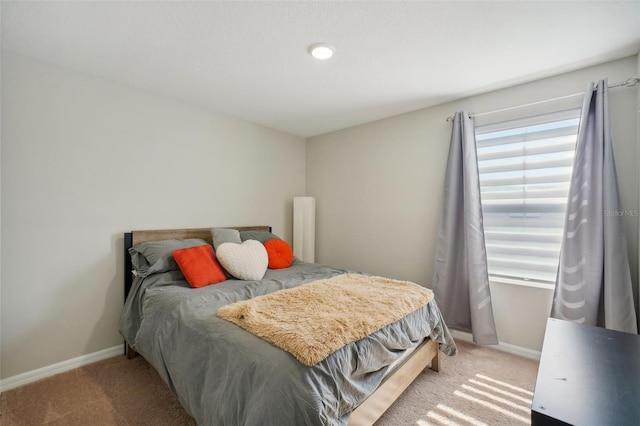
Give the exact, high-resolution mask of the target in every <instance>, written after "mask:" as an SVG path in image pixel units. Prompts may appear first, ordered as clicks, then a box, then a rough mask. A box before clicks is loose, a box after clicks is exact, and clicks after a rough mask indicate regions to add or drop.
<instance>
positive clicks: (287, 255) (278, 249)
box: [264, 239, 293, 269]
mask: <svg viewBox="0 0 640 426" xmlns="http://www.w3.org/2000/svg"><path fill="white" fill-rule="evenodd" d="M264 247H265V248H266V249H267V255H268V256H269V269H283V268H288V267H289V266H291V264H292V263H293V250H291V246H290V245H289V244H288V243H287V242H286V241H285V240H279V239H273V240H269V241H266V242H265V243H264Z"/></svg>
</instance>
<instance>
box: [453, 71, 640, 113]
mask: <svg viewBox="0 0 640 426" xmlns="http://www.w3.org/2000/svg"><path fill="white" fill-rule="evenodd" d="M638 83H640V78H638V77H631V78H628V79H626V80H625V81H623V82H622V83H617V84H611V85H609V86H607V88H609V89H612V88H614V87H622V86H625V87H634V86H637V85H638ZM584 93H585V92H579V93H573V94H571V95H565V96H560V97H557V98H551V99H545V100H542V101H538V102H531V103H529V104H524V105H516V106H512V107H508V108H502V109H496V110H494V111H487V112H480V113H478V114H474V113H471V114H469V116H470V117H480V116H482V115H489V114H495V113H497V112H503V111H511V110H512V109H519V108H525V107H528V106H533V105H539V104H545V103H547V102H554V101H560V100H562V99H569V98H575V97H576V96H582V95H584ZM451 120H453V116H452V115H451V116H449V117H447V121H451Z"/></svg>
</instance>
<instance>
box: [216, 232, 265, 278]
mask: <svg viewBox="0 0 640 426" xmlns="http://www.w3.org/2000/svg"><path fill="white" fill-rule="evenodd" d="M216 257H217V258H218V261H219V262H220V264H221V265H222V267H223V268H224V269H226V270H227V272H229V273H230V274H231V275H233V276H234V277H235V278H237V279H239V280H249V281H253V280H261V279H262V277H264V273H265V272H266V271H267V266H268V265H269V256H268V254H267V249H265V248H264V245H262V243H261V242H260V241H257V240H246V241H245V242H243V243H242V244H237V243H222V244H220V245H219V246H218V249H217V250H216Z"/></svg>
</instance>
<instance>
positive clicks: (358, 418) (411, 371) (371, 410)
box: [124, 226, 440, 426]
mask: <svg viewBox="0 0 640 426" xmlns="http://www.w3.org/2000/svg"><path fill="white" fill-rule="evenodd" d="M229 228H233V229H237V230H238V231H269V232H271V227H270V226H240V227H237V226H235V227H229ZM187 238H201V239H203V240H206V241H207V242H209V243H210V244H212V243H213V242H212V238H211V228H191V229H164V230H149V231H132V232H127V233H125V234H124V259H125V277H124V296H125V300H126V298H127V296H128V294H129V290H130V289H131V285H132V283H133V275H132V274H131V271H132V270H133V265H132V264H131V256H129V248H131V247H132V246H134V245H136V244H139V243H142V242H145V241H158V240H168V239H177V240H182V239H187ZM125 355H126V356H127V358H133V357H135V356H136V355H137V354H136V352H135V351H134V350H133V349H132V348H131V347H130V346H129V344H128V343H127V342H125ZM439 363H440V350H439V345H438V343H436V342H434V341H432V340H429V339H426V340H425V341H424V342H422V343H421V344H420V345H419V346H418V347H417V348H416V349H415V350H414V351H413V353H411V355H409V357H407V359H406V360H404V361H403V362H402V364H400V365H398V366H396V368H395V369H394V370H393V372H392V373H391V374H389V375H388V376H387V377H386V378H385V379H384V380H383V382H382V383H381V384H380V386H378V388H377V389H376V390H375V392H373V393H372V394H371V395H369V397H368V398H367V399H366V400H365V401H364V402H363V403H362V404H360V405H359V406H358V407H357V408H356V409H355V410H353V412H352V413H351V416H350V417H349V422H348V425H349V426H365V425H366V426H371V425H373V423H375V421H376V420H378V419H379V418H380V416H382V414H384V412H385V411H386V410H387V409H388V408H389V407H390V406H391V405H392V404H393V403H394V402H395V400H396V399H398V397H399V396H400V395H401V394H402V392H403V391H404V390H405V389H406V388H407V387H408V386H409V385H410V384H411V383H412V382H413V381H414V380H415V378H416V377H418V375H419V374H420V373H421V372H422V371H424V370H425V369H426V368H431V369H432V370H434V371H438V370H439Z"/></svg>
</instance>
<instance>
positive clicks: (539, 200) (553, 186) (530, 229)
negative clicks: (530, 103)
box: [476, 109, 580, 288]
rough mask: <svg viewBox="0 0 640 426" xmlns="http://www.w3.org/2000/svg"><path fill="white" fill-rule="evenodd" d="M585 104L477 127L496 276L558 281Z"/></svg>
mask: <svg viewBox="0 0 640 426" xmlns="http://www.w3.org/2000/svg"><path fill="white" fill-rule="evenodd" d="M579 120H580V110H579V109H577V110H570V111H563V112H559V113H553V114H546V115H542V116H536V117H530V118H525V119H521V120H514V121H508V122H502V123H497V124H491V125H487V126H479V127H477V128H476V141H477V147H478V148H477V149H478V169H479V173H480V193H481V199H482V212H483V216H484V230H485V241H486V246H487V266H488V270H489V279H490V280H491V281H496V282H505V283H511V284H526V285H534V286H540V287H545V288H552V287H553V286H554V285H555V281H556V273H557V269H558V258H559V255H560V243H561V239H562V230H563V226H564V216H565V211H566V206H567V198H568V194H569V182H570V180H571V172H572V169H573V157H574V151H575V144H576V137H577V132H578V124H579Z"/></svg>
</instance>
